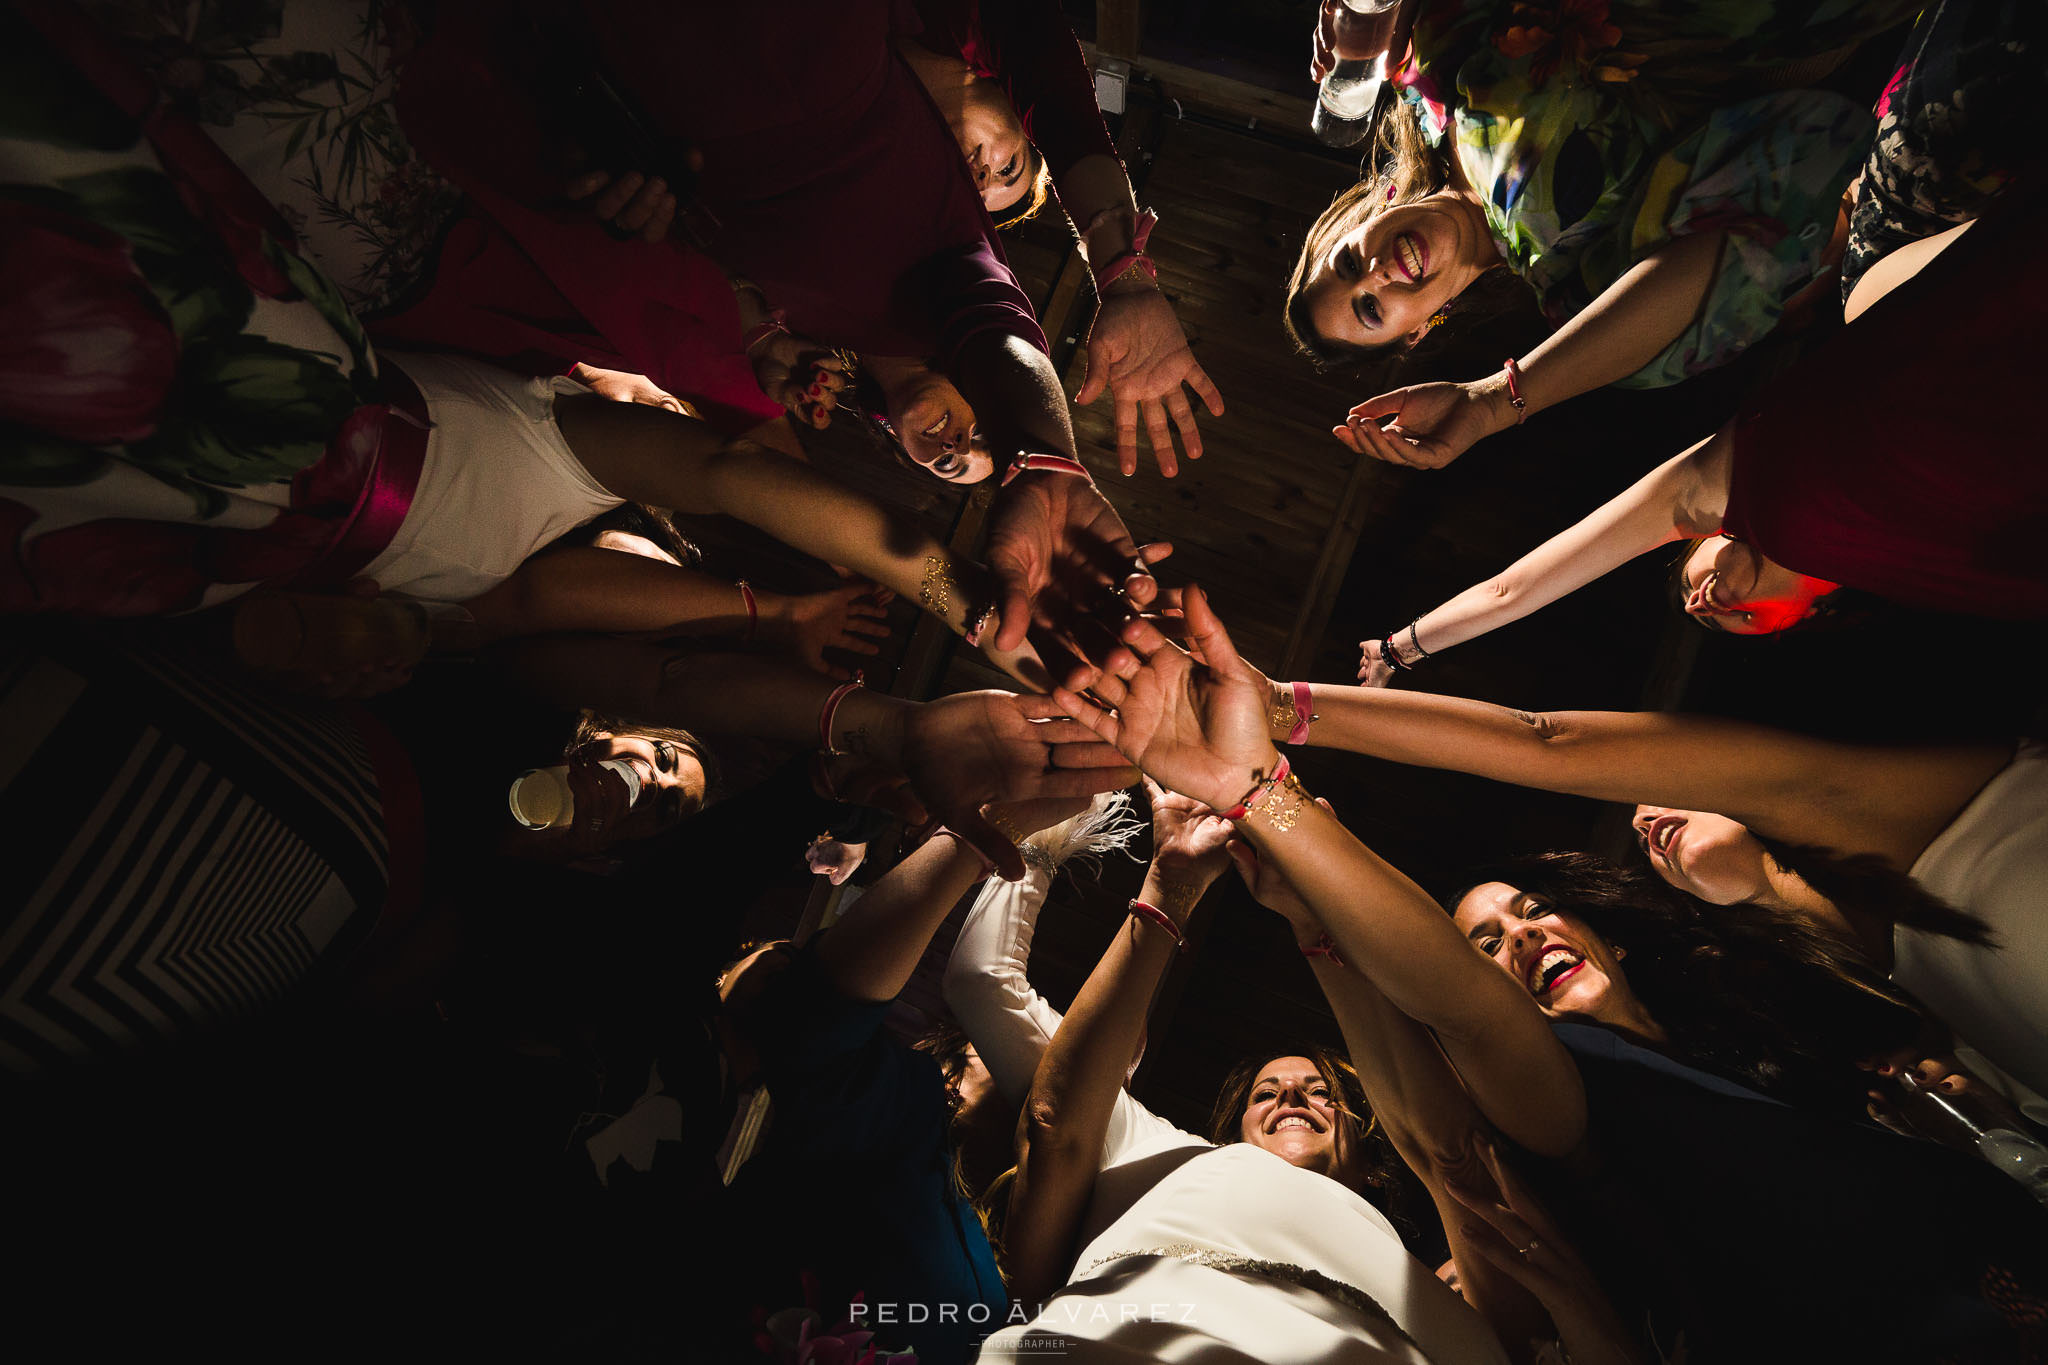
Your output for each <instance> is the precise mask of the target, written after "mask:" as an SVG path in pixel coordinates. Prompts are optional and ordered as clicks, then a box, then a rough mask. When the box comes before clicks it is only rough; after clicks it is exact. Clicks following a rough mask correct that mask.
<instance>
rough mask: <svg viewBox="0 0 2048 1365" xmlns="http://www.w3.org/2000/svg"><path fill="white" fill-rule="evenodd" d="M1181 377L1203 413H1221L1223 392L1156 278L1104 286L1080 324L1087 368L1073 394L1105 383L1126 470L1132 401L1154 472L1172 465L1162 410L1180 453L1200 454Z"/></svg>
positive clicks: (1132, 456) (1090, 397) (1086, 398)
mask: <svg viewBox="0 0 2048 1365" xmlns="http://www.w3.org/2000/svg"><path fill="white" fill-rule="evenodd" d="M1183 384H1185V385H1186V386H1187V387H1188V388H1190V389H1192V390H1194V392H1195V394H1196V396H1198V397H1199V398H1200V399H1201V400H1202V402H1203V404H1204V405H1205V406H1207V407H1208V409H1209V415H1210V416H1211V417H1221V416H1222V415H1223V395H1222V394H1220V393H1218V392H1217V391H1216V386H1215V385H1214V384H1213V383H1211V382H1210V381H1209V376H1208V375H1207V374H1206V373H1204V372H1203V370H1202V367H1201V366H1200V365H1199V364H1197V363H1196V362H1195V355H1194V352H1193V351H1191V350H1189V349H1188V339H1187V334H1186V333H1185V332H1183V331H1182V330H1181V326H1180V322H1179V320H1178V319H1177V318H1175V317H1174V315H1173V305H1172V304H1171V303H1168V302H1167V301H1166V296H1165V295H1164V294H1162V293H1160V292H1159V289H1158V286H1156V285H1154V284H1153V283H1152V282H1151V281H1150V280H1145V279H1142V278H1141V279H1139V280H1137V281H1135V282H1134V283H1132V284H1128V285H1126V284H1118V285H1114V286H1112V287H1111V289H1110V290H1109V291H1107V292H1106V293H1105V294H1104V296H1103V299H1102V303H1101V305H1100V306H1099V307H1098V308H1097V309H1096V310H1095V321H1094V323H1093V324H1092V325H1091V326H1090V327H1089V329H1088V373H1087V376H1086V377H1085V378H1084V379H1082V381H1081V390H1080V392H1079V393H1076V394H1075V395H1074V401H1075V402H1076V403H1079V404H1082V405H1084V406H1085V405H1086V404H1089V403H1092V402H1094V401H1095V400H1096V399H1098V398H1100V397H1101V396H1102V391H1103V390H1104V389H1105V388H1107V389H1108V390H1109V393H1110V397H1111V398H1112V399H1114V400H1115V403H1116V457H1117V464H1118V466H1119V467H1120V468H1121V469H1122V470H1123V472H1124V474H1125V476H1126V477H1128V476H1130V475H1132V474H1135V473H1137V472H1138V414H1139V411H1140V409H1142V410H1143V412H1144V415H1145V430H1146V433H1147V434H1148V435H1149V436H1150V438H1151V441H1152V455H1153V458H1155V459H1156V460H1158V461H1159V472H1160V473H1161V474H1164V475H1165V476H1166V477H1167V478H1169V479H1170V478H1172V477H1173V476H1174V475H1175V474H1177V473H1179V472H1180V466H1179V465H1178V464H1177V463H1175V461H1174V454H1173V432H1172V429H1171V428H1169V427H1168V426H1167V418H1168V417H1171V418H1172V419H1173V425H1174V426H1176V427H1178V428H1179V429H1180V440H1181V445H1182V446H1183V447H1184V448H1185V449H1186V451H1187V457H1188V458H1189V459H1190V460H1199V459H1201V458H1202V437H1201V433H1200V432H1198V431H1196V430H1195V411H1194V408H1193V407H1192V406H1190V405H1189V403H1188V399H1187V395H1186V394H1184V393H1182V392H1181V386H1182V385H1183Z"/></svg>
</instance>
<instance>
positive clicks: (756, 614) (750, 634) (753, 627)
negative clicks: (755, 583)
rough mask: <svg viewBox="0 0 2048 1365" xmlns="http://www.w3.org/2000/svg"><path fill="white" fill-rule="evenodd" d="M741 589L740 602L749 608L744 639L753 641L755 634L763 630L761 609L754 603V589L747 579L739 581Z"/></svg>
mask: <svg viewBox="0 0 2048 1365" xmlns="http://www.w3.org/2000/svg"><path fill="white" fill-rule="evenodd" d="M739 589H740V601H741V602H743V603H744V604H745V605H746V608H747V633H746V636H745V637H744V638H746V639H749V640H751V639H753V638H754V632H755V631H757V630H759V629H760V628H761V608H760V605H759V604H758V603H756V602H755V601H754V589H753V588H752V587H751V586H749V585H748V583H747V580H746V579H744V578H742V579H741V580H740V581H739Z"/></svg>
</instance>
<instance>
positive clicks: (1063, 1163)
mask: <svg viewBox="0 0 2048 1365" xmlns="http://www.w3.org/2000/svg"><path fill="white" fill-rule="evenodd" d="M1188 907H1189V908H1192V902H1191V901H1190V902H1188ZM1160 908H1161V910H1162V911H1164V912H1165V913H1167V914H1169V915H1174V916H1176V918H1177V920H1178V921H1179V922H1183V923H1184V922H1185V919H1186V914H1187V910H1186V909H1183V908H1181V907H1180V906H1179V905H1178V904H1175V903H1168V904H1163V905H1161V907H1160ZM1173 954H1174V941H1173V939H1172V938H1171V937H1169V936H1168V934H1167V933H1166V931H1165V930H1164V929H1163V928H1160V927H1159V926H1158V925H1155V924H1152V923H1150V922H1148V921H1146V920H1142V919H1139V918H1138V917H1136V916H1135V915H1134V916H1132V917H1131V918H1129V919H1126V920H1125V921H1124V922H1123V924H1122V925H1121V926H1120V927H1119V928H1118V929H1117V931H1116V937H1115V938H1113V939H1112V940H1110V945H1109V949H1108V951H1107V952H1105V953H1103V955H1102V960H1101V961H1100V962H1098V963H1097V964H1096V965H1095V970H1094V971H1093V972H1091V973H1089V976H1088V981H1087V984H1085V985H1083V986H1082V987H1081V993H1080V994H1079V995H1077V996H1075V997H1074V1004H1073V1007H1072V1008H1071V1009H1069V1010H1068V1011H1067V1014H1066V1018H1065V1019H1064V1020H1062V1021H1061V1023H1060V1027H1059V1031H1058V1032H1056V1033H1055V1034H1053V1036H1052V1041H1051V1042H1050V1043H1049V1044H1047V1046H1046V1050H1045V1056H1044V1058H1043V1059H1041V1060H1040V1062H1039V1064H1038V1074H1037V1076H1035V1077H1034V1078H1033V1079H1032V1082H1031V1094H1030V1095H1029V1097H1027V1098H1026V1100H1025V1101H1024V1112H1023V1115H1022V1116H1021V1118H1020V1119H1019V1120H1018V1124H1017V1146H1018V1153H1017V1180H1016V1184H1015V1185H1014V1186H1013V1187H1012V1188H1011V1191H1010V1216H1009V1221H1008V1222H1006V1223H1005V1224H1004V1227H1003V1260H1004V1266H1005V1268H1006V1270H1007V1271H1008V1273H1009V1277H1010V1292H1011V1294H1012V1296H1013V1297H1015V1298H1016V1299H1017V1300H1018V1301H1019V1302H1022V1303H1034V1302H1037V1301H1040V1300H1043V1299H1044V1298H1046V1297H1047V1296H1049V1295H1050V1294H1051V1293H1052V1292H1053V1291H1054V1290H1056V1289H1058V1288H1059V1287H1060V1286H1061V1285H1063V1284H1065V1283H1066V1282H1067V1271H1068V1270H1069V1269H1070V1268H1071V1267H1072V1265H1073V1257H1074V1239H1075V1236H1076V1234H1077V1233H1078V1231H1079V1229H1080V1226H1081V1217H1082V1214H1083V1213H1084V1212H1086V1210H1087V1207H1088V1197H1089V1195H1090V1194H1091V1193H1092V1192H1093V1190H1094V1188H1095V1172H1096V1165H1097V1160H1098V1158H1099V1156H1100V1155H1101V1152H1102V1143H1103V1139H1104V1137H1105V1136H1106V1135H1107V1134H1108V1131H1109V1120H1110V1115H1111V1112H1112V1111H1113V1110H1114V1109H1115V1106H1116V1097H1117V1092H1118V1091H1120V1090H1122V1089H1123V1083H1124V1073H1125V1072H1126V1071H1128V1070H1129V1069H1130V1065H1131V1059H1132V1058H1133V1057H1134V1056H1136V1055H1137V1048H1138V1040H1139V1038H1140V1037H1142V1036H1143V1034H1144V1027H1145V1015H1146V1012H1147V1011H1148V1010H1149V1009H1150V1008H1151V1004H1152V996H1153V994H1154V992H1155V991H1156V990H1157V989H1158V986H1159V982H1160V980H1161V979H1162V978H1163V977H1164V976H1165V975H1166V969H1167V967H1168V966H1169V965H1170V964H1171V963H1172V961H1173Z"/></svg>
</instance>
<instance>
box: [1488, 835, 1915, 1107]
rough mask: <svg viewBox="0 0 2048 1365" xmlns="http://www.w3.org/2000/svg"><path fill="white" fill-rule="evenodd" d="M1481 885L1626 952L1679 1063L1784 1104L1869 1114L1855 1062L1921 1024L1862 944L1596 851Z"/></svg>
mask: <svg viewBox="0 0 2048 1365" xmlns="http://www.w3.org/2000/svg"><path fill="white" fill-rule="evenodd" d="M1486 882H1504V883H1506V884H1507V885H1509V886H1512V887H1515V888H1516V889H1517V890H1520V891H1525V892H1528V893H1529V894H1531V895H1534V896H1537V897H1539V898H1541V899H1542V900H1544V901H1546V902H1548V903H1549V904H1551V905H1553V906H1555V907H1556V908H1557V909H1559V910H1561V911H1563V912H1565V913H1567V914H1569V915H1572V916H1573V917H1575V918H1576V919H1578V920H1580V921H1581V922H1582V923H1584V924H1585V925H1586V927H1587V928H1589V929H1591V930H1592V931H1593V932H1594V933H1596V934H1598V935H1599V936H1600V937H1601V938H1602V939H1604V940H1606V942H1607V943H1608V944H1609V945H1610V946H1613V947H1617V948H1621V949H1624V950H1625V951H1626V953H1627V959H1626V962H1625V964H1624V970H1625V971H1626V973H1627V977H1628V984H1629V987H1630V989H1631V990H1633V991H1634V992H1635V995H1636V997H1637V998H1638V999H1639V1000H1641V1001H1642V1003H1643V1005H1644V1007H1645V1008H1647V1009H1648V1010H1649V1012H1650V1014H1651V1016H1652V1017H1653V1018H1655V1019H1656V1021H1657V1023H1658V1024H1659V1025H1660V1026H1661V1027H1662V1028H1663V1029H1664V1031H1665V1033H1666V1034H1667V1035H1668V1037H1669V1038H1670V1041H1671V1049H1672V1052H1673V1054H1674V1055H1676V1056H1678V1057H1679V1058H1680V1059H1681V1060H1684V1061H1688V1062H1691V1063H1694V1064H1696V1065H1699V1066H1701V1067H1703V1068H1705V1069H1707V1070H1710V1071H1717V1072H1720V1073H1721V1074H1723V1075H1727V1076H1731V1077H1734V1078H1736V1079H1739V1080H1741V1081H1743V1082H1744V1083H1746V1084H1748V1085H1751V1086H1754V1087H1755V1088H1756V1089H1758V1090H1761V1091H1763V1092H1764V1093H1765V1094H1769V1095H1774V1096H1777V1097H1778V1098H1780V1099H1785V1100H1790V1101H1794V1102H1803V1103H1812V1104H1818V1105H1820V1106H1822V1107H1825V1108H1832V1109H1837V1110H1839V1111H1844V1112H1850V1113H1855V1114H1860V1113H1862V1111H1863V1104H1864V1099H1863V1092H1864V1089H1865V1086H1866V1079H1865V1078H1864V1076H1863V1074H1862V1073H1861V1072H1859V1071H1858V1070H1857V1069H1856V1065H1855V1064H1856V1063H1857V1062H1859V1061H1862V1060H1863V1059H1865V1058H1867V1057H1870V1056H1872V1055H1874V1054H1877V1053H1880V1052H1888V1051H1891V1050H1894V1049H1896V1048H1899V1047H1902V1046H1904V1045H1906V1044H1907V1043H1910V1042H1912V1041H1913V1040H1914V1039H1915V1038H1916V1037H1917V1036H1918V1034H1919V1032H1920V1029H1921V1026H1922V1024H1923V1022H1924V1020H1923V1018H1922V1016H1921V1014H1920V1012H1919V1010H1918V1008H1917V1007H1916V1006H1915V1005H1914V1004H1913V1002H1912V1001H1911V1000H1910V999H1909V998H1908V997H1907V996H1906V995H1905V994H1904V993H1903V992H1902V991H1900V990H1899V989H1898V988H1897V987H1896V986H1894V985H1892V983H1891V982H1889V981H1887V980H1886V979H1885V977H1884V975H1883V974H1882V973H1881V972H1879V971H1878V970H1877V969H1876V968H1875V967H1873V966H1872V965H1871V964H1870V962H1869V961H1868V960H1867V959H1865V958H1864V956H1863V955H1862V954H1861V953H1860V952H1858V951H1857V950H1856V948H1855V947H1854V946H1853V945H1851V944H1848V943H1845V942H1844V941H1842V940H1841V939H1839V938H1836V937H1835V936H1834V935H1832V934H1829V933H1826V932H1824V931H1822V930H1820V929H1817V928H1815V927H1814V926H1813V925H1812V924H1811V923H1809V922H1808V921H1807V920H1805V919H1804V918H1802V917H1800V916H1798V915H1795V914H1792V913H1791V912H1789V911H1784V910H1779V909H1776V908H1774V907H1772V906H1767V905H1758V904H1756V903H1754V902H1739V903H1737V904H1735V905H1709V904H1708V903H1706V902H1705V901H1702V900H1700V899H1699V898H1698V897H1696V896H1693V895H1690V894H1688V893H1686V892H1684V891H1681V890H1679V889H1678V888H1676V887H1673V886H1670V885H1667V884H1666V883H1665V882H1664V881H1663V880H1662V879H1661V878H1659V877H1657V876H1656V875H1655V874H1653V873H1652V872H1650V870H1649V869H1648V868H1647V867H1633V866H1631V867H1623V866H1620V865H1617V864H1615V863H1610V862H1608V861H1607V860H1606V859H1604V858H1597V857H1595V856H1593V855H1592V854H1589V853H1543V854H1537V855H1535V856H1533V857H1525V858H1515V859H1510V860H1508V861H1506V862H1503V863H1499V864H1496V865H1494V866H1492V867H1490V868H1486V869H1484V870H1482V871H1480V872H1478V873H1476V874H1475V876H1474V878H1473V880H1472V881H1471V882H1470V883H1468V885H1467V887H1466V891H1469V890H1470V889H1471V887H1473V886H1477V885H1481V884H1483V883H1486ZM1464 894H1465V893H1464V892H1461V893H1460V894H1459V895H1458V897H1457V898H1456V899H1454V900H1452V901H1451V906H1452V908H1453V909H1454V910H1455V908H1456V906H1457V904H1458V902H1459V901H1462V900H1463V899H1464Z"/></svg>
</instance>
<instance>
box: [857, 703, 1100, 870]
mask: <svg viewBox="0 0 2048 1365" xmlns="http://www.w3.org/2000/svg"><path fill="white" fill-rule="evenodd" d="M1026 703H1029V709H1030V712H1031V713H1032V714H1038V715H1044V714H1047V713H1048V707H1047V704H1046V700H1045V699H1044V698H1042V697H1033V698H1020V697H1018V696H1016V695H1014V694H1013V693H1009V692H961V693H957V694H955V695H953V696H950V697H941V698H939V699H938V700H937V701H931V702H926V703H924V704H923V705H921V706H917V707H913V708H911V709H910V710H909V712H908V714H907V716H906V717H905V719H904V722H903V734H902V738H901V742H900V744H899V745H898V746H897V755H896V757H897V765H898V766H899V767H900V768H901V769H902V770H903V773H904V774H905V775H906V776H907V777H908V778H909V779H910V785H911V788H912V790H914V791H915V792H916V793H917V795H918V796H919V797H920V798H921V799H922V800H923V802H924V804H925V806H926V807H927V808H928V809H929V810H930V811H931V813H932V814H933V815H935V816H937V817H938V818H939V820H940V821H942V822H943V823H944V824H945V825H946V826H947V828H949V829H952V830H954V831H955V832H956V833H958V834H960V835H961V836H963V837H964V838H966V839H967V840H968V841H969V842H971V843H972V844H973V845H974V846H975V847H976V848H978V849H980V850H981V851H982V852H983V853H984V854H986V855H987V856H988V858H989V860H990V861H992V862H993V863H994V864H995V865H996V868H997V870H998V871H1000V872H1001V873H1002V874H1003V876H1004V877H1006V878H1008V879H1009V880H1011V881H1016V880H1017V879H1018V878H1020V877H1022V876H1023V875H1024V860H1023V859H1022V858H1021V857H1020V856H1019V855H1018V853H1017V848H1016V845H1014V844H1012V843H1011V842H1010V841H1009V840H1008V839H1006V838H1004V837H1003V836H1002V834H1001V833H1000V832H998V831H997V829H996V828H995V826H994V825H992V824H990V823H989V821H988V820H987V819H986V818H985V817H984V816H983V814H982V807H983V806H985V805H987V804H989V803H990V802H995V801H1021V800H1025V799H1028V798H1031V797H1038V796H1064V797H1081V796H1093V795H1094V794H1095V793H1096V792H1105V791H1115V790H1116V789H1117V788H1119V787H1126V786H1129V785H1130V784H1131V782H1132V781H1133V780H1134V776H1135V775H1134V774H1133V773H1132V772H1131V770H1130V768H1129V767H1128V766H1127V765H1126V764H1125V763H1124V761H1123V760H1122V759H1121V758H1120V757H1119V756H1118V755H1117V753H1116V751H1115V750H1113V749H1111V748H1110V747H1109V746H1108V745H1105V744H1102V743H1099V742H1097V740H1096V739H1095V738H1094V736H1092V735H1091V734H1090V733H1089V732H1088V729H1087V728H1086V727H1084V726H1082V725H1079V724H1077V723H1076V722H1074V721H1072V720H1068V719H1065V718H1059V719H1050V720H1033V719H1028V718H1027V710H1026Z"/></svg>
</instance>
